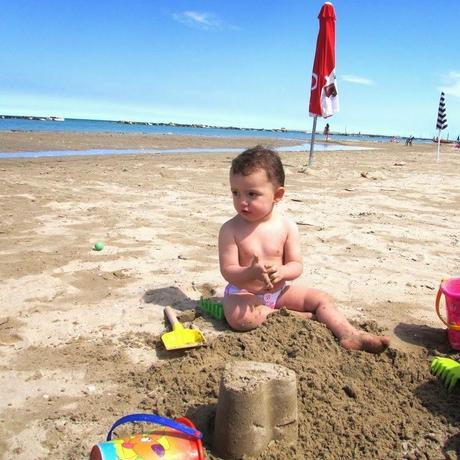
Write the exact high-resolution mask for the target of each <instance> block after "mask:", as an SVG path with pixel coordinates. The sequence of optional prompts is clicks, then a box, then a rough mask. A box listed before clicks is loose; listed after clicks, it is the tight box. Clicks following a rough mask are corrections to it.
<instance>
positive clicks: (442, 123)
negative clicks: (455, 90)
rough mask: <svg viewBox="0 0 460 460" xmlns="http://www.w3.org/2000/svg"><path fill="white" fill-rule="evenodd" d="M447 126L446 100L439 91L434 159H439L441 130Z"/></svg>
mask: <svg viewBox="0 0 460 460" xmlns="http://www.w3.org/2000/svg"><path fill="white" fill-rule="evenodd" d="M446 128H447V116H446V100H445V98H444V92H442V93H441V97H440V99H439V107H438V119H437V121H436V129H437V130H438V150H437V153H436V160H437V161H439V151H440V148H441V131H442V130H443V129H446Z"/></svg>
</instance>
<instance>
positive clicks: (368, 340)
mask: <svg viewBox="0 0 460 460" xmlns="http://www.w3.org/2000/svg"><path fill="white" fill-rule="evenodd" d="M283 305H284V306H285V307H286V308H287V309H289V310H294V311H301V312H310V313H313V314H314V315H315V316H316V319H317V320H318V321H320V322H321V323H324V324H325V325H326V326H327V327H328V328H329V329H330V330H331V331H332V333H333V334H334V335H335V336H336V337H337V338H338V339H339V343H340V345H341V346H342V347H344V348H347V349H349V350H364V351H368V352H370V353H382V351H384V350H385V349H386V348H388V345H389V343H390V337H388V336H376V335H372V334H369V333H368V332H364V331H358V330H357V329H355V328H354V327H353V326H352V325H351V324H350V323H349V322H348V320H347V319H346V318H345V316H344V315H343V313H342V312H340V311H339V310H338V309H337V308H336V307H335V305H334V302H333V300H332V299H331V298H330V297H329V296H328V295H327V294H325V293H324V292H321V291H318V290H316V289H309V288H306V287H304V286H300V285H292V286H288V287H287V288H286V289H285V290H284V291H283V293H282V294H281V295H280V297H279V298H278V301H277V306H283Z"/></svg>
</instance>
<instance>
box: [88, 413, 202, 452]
mask: <svg viewBox="0 0 460 460" xmlns="http://www.w3.org/2000/svg"><path fill="white" fill-rule="evenodd" d="M128 422H149V423H153V424H155V425H160V427H158V428H157V429H154V430H152V431H147V432H145V433H141V434H136V435H134V436H127V437H124V438H121V439H114V440H112V432H113V430H114V429H115V428H116V427H117V426H119V425H122V424H124V423H128ZM201 438H202V434H201V433H200V432H199V431H198V430H197V429H196V428H195V426H194V425H193V423H192V422H191V421H190V420H189V419H187V418H185V417H182V418H177V419H175V420H171V419H169V418H166V417H160V416H159V415H154V414H131V415H127V416H126V417H122V418H120V419H119V420H117V421H116V422H115V423H114V424H113V426H112V428H111V429H110V431H109V434H108V435H107V441H106V442H100V443H99V444H96V445H95V446H94V447H93V448H92V450H91V454H90V460H134V459H136V460H157V459H160V458H161V459H164V460H204V458H205V457H204V453H203V446H202V445H201Z"/></svg>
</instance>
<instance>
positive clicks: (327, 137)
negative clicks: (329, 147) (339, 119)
mask: <svg viewBox="0 0 460 460" xmlns="http://www.w3.org/2000/svg"><path fill="white" fill-rule="evenodd" d="M323 134H324V137H325V139H326V142H327V141H328V140H329V123H326V126H325V127H324V131H323Z"/></svg>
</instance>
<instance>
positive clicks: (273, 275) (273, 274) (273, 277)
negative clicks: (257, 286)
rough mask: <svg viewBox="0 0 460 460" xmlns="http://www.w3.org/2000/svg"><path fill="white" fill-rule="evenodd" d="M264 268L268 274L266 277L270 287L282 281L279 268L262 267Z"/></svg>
mask: <svg viewBox="0 0 460 460" xmlns="http://www.w3.org/2000/svg"><path fill="white" fill-rule="evenodd" d="M264 268H265V270H266V272H267V274H268V277H269V279H270V281H271V283H272V285H274V284H276V283H279V282H280V281H283V275H282V274H281V267H277V266H276V265H269V264H267V265H264Z"/></svg>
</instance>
